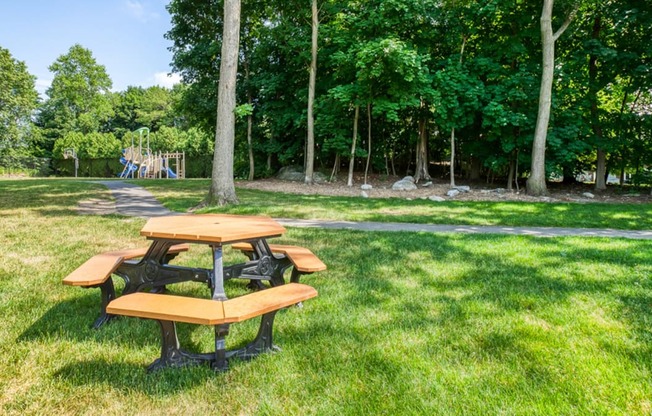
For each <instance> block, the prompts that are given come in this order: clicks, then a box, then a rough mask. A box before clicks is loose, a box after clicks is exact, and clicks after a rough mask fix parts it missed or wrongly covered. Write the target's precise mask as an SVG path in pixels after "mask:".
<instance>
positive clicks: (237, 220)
mask: <svg viewBox="0 0 652 416" xmlns="http://www.w3.org/2000/svg"><path fill="white" fill-rule="evenodd" d="M285 231H286V230H285V228H284V227H283V226H282V225H280V224H279V223H277V222H276V221H274V220H273V219H271V218H269V217H263V216H253V215H229V214H197V215H178V216H166V217H155V218H151V219H149V221H147V223H146V224H145V226H144V227H143V229H142V230H141V231H140V235H142V236H145V237H147V238H150V239H166V240H173V241H180V242H197V243H208V244H210V243H220V244H221V243H234V242H238V241H246V240H253V239H257V238H269V237H278V236H280V235H282V234H284V233H285Z"/></svg>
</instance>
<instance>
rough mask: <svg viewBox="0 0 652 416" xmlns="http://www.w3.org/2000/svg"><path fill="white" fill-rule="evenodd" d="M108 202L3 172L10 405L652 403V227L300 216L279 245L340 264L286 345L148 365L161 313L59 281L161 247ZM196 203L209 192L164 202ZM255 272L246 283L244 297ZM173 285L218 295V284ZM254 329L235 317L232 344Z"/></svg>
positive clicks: (294, 318)
mask: <svg viewBox="0 0 652 416" xmlns="http://www.w3.org/2000/svg"><path fill="white" fill-rule="evenodd" d="M176 183H180V184H183V183H189V184H190V185H188V186H189V187H190V189H189V190H188V191H184V190H183V189H182V188H183V187H179V186H180V185H174V186H175V189H173V193H175V194H186V193H187V195H194V194H196V193H198V192H200V189H199V187H197V188H195V184H194V182H192V181H190V182H183V181H178V182H177V181H175V184H176ZM176 187H178V188H176ZM161 192H162V191H161ZM170 192H172V191H170ZM157 193H158V191H157ZM243 194H244V193H243ZM254 194H255V193H254ZM92 197H96V198H106V197H108V193H107V191H106V190H105V189H104V188H103V187H102V186H100V185H97V184H92V183H85V182H74V181H63V180H57V181H32V180H21V181H0V218H2V220H1V221H0V232H1V235H2V236H3V237H4V240H3V241H4V243H3V245H2V247H3V251H2V255H1V256H0V316H2V317H3V319H4V322H3V325H2V326H0V357H2V359H0V391H1V392H2V393H1V394H0V414H7V415H14V414H15V415H19V414H20V415H24V414H30V415H31V414H33V415H40V414H50V413H54V414H121V415H123V414H143V415H145V414H147V415H150V414H152V415H169V414H179V415H188V414H208V413H218V414H226V415H232V414H236V415H238V414H243V415H249V414H255V415H259V414H261V415H267V414H269V415H272V414H292V415H294V414H296V415H304V414H314V415H369V414H390V415H404V414H406V415H431V414H432V415H455V414H459V415H468V414H478V415H487V414H522V415H550V414H564V415H566V414H573V415H584V414H609V415H611V414H621V415H648V414H650V412H652V280H651V276H652V249H651V248H650V243H649V242H648V241H643V240H626V239H601V238H570V237H566V238H545V239H544V238H534V237H526V236H503V235H457V234H427V233H400V232H399V233H383V232H356V231H343V230H319V229H289V231H288V233H287V234H286V235H285V236H283V237H282V238H280V239H278V242H282V243H287V244H298V245H303V246H306V247H309V248H310V249H311V250H312V251H313V252H315V253H316V254H317V255H318V256H319V257H320V258H321V259H322V260H323V261H324V262H325V263H326V264H327V265H328V267H329V268H328V270H327V271H325V272H319V273H315V274H314V275H310V276H305V277H304V278H303V281H304V282H305V283H308V284H311V285H313V286H314V287H315V288H317V290H318V291H319V297H317V298H315V299H311V300H308V301H306V302H305V303H304V307H303V308H302V309H299V308H291V309H289V310H285V311H282V312H280V313H279V314H278V315H277V318H276V323H275V342H276V343H277V344H278V345H279V346H280V347H281V348H282V351H281V352H279V353H276V354H267V355H263V356H260V357H258V358H257V359H255V360H252V361H249V362H233V363H232V364H231V368H230V370H229V371H228V372H226V373H223V374H216V373H213V372H212V371H211V370H209V369H208V368H189V369H182V370H166V371H163V372H160V373H155V374H146V373H145V366H146V365H148V364H149V363H150V362H151V361H152V360H154V359H155V358H156V357H157V356H158V355H159V352H160V351H159V348H160V346H159V334H158V331H159V330H158V327H157V325H156V323H155V322H152V321H148V320H139V319H131V318H123V319H118V320H116V321H113V322H111V323H110V324H108V325H106V326H104V327H103V328H101V329H100V330H92V329H91V328H90V324H91V323H92V321H93V320H94V318H95V317H96V316H97V312H98V308H99V290H97V289H81V288H75V287H69V286H63V285H62V284H61V279H62V278H63V277H65V276H66V275H67V274H68V273H69V272H71V271H72V270H74V269H75V268H76V267H77V266H78V265H80V264H81V263H83V262H84V261H85V260H86V259H88V258H89V257H90V256H92V255H94V254H97V253H98V252H101V251H106V250H112V249H120V248H127V247H138V246H142V245H144V244H147V242H146V241H145V240H144V239H143V238H141V237H140V236H139V235H138V231H139V230H140V228H141V227H142V226H143V225H144V222H145V221H144V220H143V219H137V218H123V217H119V216H103V217H97V216H80V215H77V213H76V212H75V210H74V207H75V206H76V204H77V202H78V201H79V200H81V199H87V198H92ZM165 198H173V196H172V195H169V196H166V197H165ZM183 198H188V199H189V200H190V199H192V197H190V196H188V197H182V198H181V199H182V201H181V202H175V201H173V200H172V199H170V200H167V199H166V203H167V204H168V205H169V206H183V205H184V204H186V203H187V202H184V201H183ZM261 198H263V197H261ZM267 198H268V199H269V198H272V197H271V196H267ZM274 198H275V199H274V200H272V201H268V202H269V203H271V205H273V204H275V203H276V201H277V200H282V199H283V197H274ZM291 198H294V197H288V199H291ZM243 199H244V198H243ZM324 201H327V200H322V205H330V203H328V202H324ZM372 202H373V201H372ZM413 202H414V201H413ZM332 204H333V206H336V205H338V204H339V205H338V206H340V207H344V205H341V204H342V203H341V202H340V200H339V199H335V200H334V202H333V203H332ZM188 205H190V204H188ZM244 205H246V203H245V204H243V206H244ZM318 205H319V204H317V203H315V204H314V205H311V206H308V207H306V210H308V211H313V208H314V212H316V211H317V206H318ZM328 209H329V210H330V208H328ZM341 209H344V208H341ZM569 209H570V210H572V209H573V208H572V207H569ZM364 210H365V212H368V213H371V212H372V211H373V209H372V206H371V205H370V206H366V207H364ZM334 211H337V210H335V209H333V210H332V212H334ZM352 211H355V210H354V209H352ZM329 212H331V211H329ZM309 215H314V214H312V213H311V214H309ZM342 215H348V214H347V213H343V214H342ZM351 215H358V214H351ZM365 215H367V214H365ZM368 215H371V214H368ZM507 217H508V215H505V218H507ZM392 220H394V219H392ZM567 225H572V223H571V222H568V223H567ZM225 256H226V260H227V261H228V262H234V261H241V260H243V259H244V257H243V256H242V255H241V254H239V253H235V252H231V251H230V250H228V249H227V250H225ZM175 262H176V263H179V264H187V265H199V266H202V267H207V266H208V264H209V263H210V255H209V254H208V251H207V249H204V248H202V247H192V248H191V250H190V252H188V253H184V254H182V255H180V256H179V257H178V258H177V259H176V260H175ZM244 284H245V282H233V281H230V282H228V283H227V292H228V293H231V294H239V293H244V291H245V288H244ZM171 289H172V290H173V291H174V292H175V293H184V294H192V295H195V296H208V290H207V288H206V287H205V286H203V285H197V284H191V283H187V284H180V285H176V286H173V287H172V288H171ZM256 325H257V322H246V323H242V324H235V325H233V326H232V330H231V335H230V336H229V337H228V338H227V343H228V345H230V346H236V345H240V344H241V343H243V342H245V341H246V340H247V339H248V338H250V337H251V336H253V335H254V334H255V331H256V329H257V328H256ZM179 332H180V338H181V342H182V344H183V346H184V347H186V348H188V349H190V350H193V351H208V350H210V349H211V342H212V339H213V338H212V335H213V334H212V331H211V328H207V327H200V326H195V325H179Z"/></svg>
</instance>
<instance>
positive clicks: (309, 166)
mask: <svg viewBox="0 0 652 416" xmlns="http://www.w3.org/2000/svg"><path fill="white" fill-rule="evenodd" d="M318 37H319V10H318V9H317V0H312V58H311V60H310V80H309V82H308V138H307V143H306V177H305V179H304V183H306V184H312V183H313V171H314V163H315V116H314V114H313V108H314V105H315V84H316V83H317V40H318Z"/></svg>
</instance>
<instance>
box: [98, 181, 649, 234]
mask: <svg viewBox="0 0 652 416" xmlns="http://www.w3.org/2000/svg"><path fill="white" fill-rule="evenodd" d="M98 183H101V184H103V185H105V186H106V187H108V188H109V189H110V190H111V193H112V194H113V196H114V197H115V199H116V212H117V213H118V214H121V215H126V216H132V217H143V218H150V217H159V216H163V215H183V214H181V213H178V212H172V211H170V210H168V209H167V208H165V207H164V206H163V205H161V203H159V202H158V200H157V199H156V198H154V196H153V195H152V194H151V193H150V192H149V191H147V190H146V189H145V188H142V187H140V186H136V185H132V184H129V183H126V182H122V181H100V182H98ZM276 221H278V222H279V223H281V224H282V225H284V226H288V227H306V228H309V227H312V228H328V229H347V230H363V231H412V232H431V233H441V232H454V233H469V234H514V235H531V236H536V237H562V236H580V237H622V238H633V239H645V240H652V230H649V231H625V230H612V229H593V228H554V227H501V226H468V225H431V224H410V223H397V222H389V223H386V222H382V223H381V222H352V221H327V220H297V219H285V218H276Z"/></svg>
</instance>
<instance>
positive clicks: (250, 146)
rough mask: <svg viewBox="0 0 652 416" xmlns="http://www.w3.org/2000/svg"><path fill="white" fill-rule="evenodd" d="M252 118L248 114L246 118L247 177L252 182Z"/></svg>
mask: <svg viewBox="0 0 652 416" xmlns="http://www.w3.org/2000/svg"><path fill="white" fill-rule="evenodd" d="M249 104H251V95H249ZM253 123H254V121H253V116H252V115H251V114H249V115H248V116H247V146H248V147H249V177H248V179H249V180H250V181H253V180H254V174H255V168H256V166H255V162H254V146H253V143H252V139H251V129H252V126H253Z"/></svg>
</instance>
